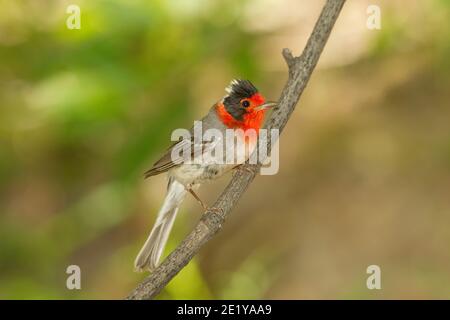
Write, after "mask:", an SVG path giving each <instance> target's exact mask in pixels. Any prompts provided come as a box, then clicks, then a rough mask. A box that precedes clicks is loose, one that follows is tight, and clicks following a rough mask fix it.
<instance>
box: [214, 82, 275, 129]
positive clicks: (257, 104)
mask: <svg viewBox="0 0 450 320" xmlns="http://www.w3.org/2000/svg"><path fill="white" fill-rule="evenodd" d="M226 91H227V95H226V96H225V97H224V98H223V100H222V101H223V106H224V109H225V111H226V112H227V113H228V114H229V115H230V116H231V117H232V118H233V120H234V121H237V122H244V121H245V120H246V118H254V117H255V116H257V115H258V114H261V115H263V114H264V113H265V112H266V110H267V109H269V108H272V107H274V106H275V105H276V103H275V102H266V101H265V99H264V97H263V96H262V95H261V94H260V93H259V91H258V89H256V87H255V86H254V85H253V84H252V83H251V82H250V81H248V80H233V81H231V83H230V85H229V86H228V87H227V88H226Z"/></svg>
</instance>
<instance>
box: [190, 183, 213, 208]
mask: <svg viewBox="0 0 450 320" xmlns="http://www.w3.org/2000/svg"><path fill="white" fill-rule="evenodd" d="M187 190H188V191H189V193H190V194H192V196H193V197H194V198H195V200H197V202H198V203H199V204H200V205H201V206H202V208H203V209H205V210H208V206H207V205H206V204H204V203H203V201H202V200H201V199H200V198H199V197H198V195H197V194H196V193H195V192H194V190H192V189H191V188H187Z"/></svg>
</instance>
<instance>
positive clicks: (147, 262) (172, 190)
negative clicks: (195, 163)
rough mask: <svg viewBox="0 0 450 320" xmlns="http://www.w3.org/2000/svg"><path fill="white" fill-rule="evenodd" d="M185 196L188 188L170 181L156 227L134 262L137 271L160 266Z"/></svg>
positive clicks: (172, 180)
mask: <svg viewBox="0 0 450 320" xmlns="http://www.w3.org/2000/svg"><path fill="white" fill-rule="evenodd" d="M185 195H186V188H185V187H184V186H183V185H182V184H181V183H179V182H178V181H176V180H175V179H170V180H169V185H168V187H167V195H166V198H165V199H164V203H163V205H162V207H161V209H160V210H159V213H158V218H157V219H156V222H155V225H154V226H153V229H152V231H151V232H150V235H149V236H148V238H147V241H145V243H144V246H143V247H142V249H141V251H139V253H138V255H137V257H136V260H134V268H135V270H136V271H144V270H149V271H152V270H153V269H155V268H156V266H157V265H158V262H159V258H160V257H161V255H162V253H163V250H164V247H165V246H166V242H167V238H168V237H169V233H170V230H171V229H172V226H173V222H174V221H175V218H176V216H177V212H178V207H179V206H180V204H181V202H182V201H183V199H184V197H185Z"/></svg>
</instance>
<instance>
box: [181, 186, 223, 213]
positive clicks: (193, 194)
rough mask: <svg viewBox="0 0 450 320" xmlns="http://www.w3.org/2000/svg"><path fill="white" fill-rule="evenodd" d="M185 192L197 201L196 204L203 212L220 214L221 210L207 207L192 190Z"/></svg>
mask: <svg viewBox="0 0 450 320" xmlns="http://www.w3.org/2000/svg"><path fill="white" fill-rule="evenodd" d="M186 189H187V191H189V193H190V194H192V196H193V197H194V198H195V200H197V202H198V203H199V204H200V205H201V206H202V208H203V210H205V212H206V211H212V212H215V213H217V214H222V211H223V210H222V209H219V208H216V207H208V206H207V205H206V204H205V203H204V202H203V201H202V200H201V199H200V198H199V196H198V195H197V194H196V193H195V192H194V190H192V188H186Z"/></svg>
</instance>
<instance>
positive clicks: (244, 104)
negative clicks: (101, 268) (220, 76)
mask: <svg viewBox="0 0 450 320" xmlns="http://www.w3.org/2000/svg"><path fill="white" fill-rule="evenodd" d="M225 91H226V94H225V96H223V98H222V99H221V100H219V101H218V102H217V103H215V104H214V105H213V106H212V107H211V108H210V110H209V112H208V113H207V114H206V116H204V117H203V118H202V119H201V120H200V121H201V125H202V129H203V131H206V130H208V129H215V130H218V132H220V133H223V134H225V133H226V131H227V130H228V131H230V130H231V131H232V134H235V135H236V136H239V135H240V136H242V135H243V134H244V135H245V134H247V133H249V132H250V131H252V132H256V135H248V136H246V137H245V138H244V139H241V140H240V141H241V145H239V146H235V149H232V150H230V147H229V146H228V145H227V146H226V147H225V150H224V151H225V154H226V153H227V152H233V153H235V154H233V156H236V157H235V158H233V159H236V162H235V163H228V162H225V161H219V160H223V159H218V157H220V156H219V155H215V154H214V153H213V152H210V151H211V150H212V149H214V147H215V146H216V144H217V141H219V140H220V139H218V140H212V141H200V143H199V142H198V141H196V140H195V139H193V138H190V139H180V140H179V141H177V142H175V143H173V144H172V145H171V146H170V147H169V148H168V149H167V150H166V152H165V153H164V154H163V155H162V156H161V158H159V160H158V161H156V162H155V163H154V165H153V166H152V167H151V169H150V170H148V171H146V172H145V178H149V177H152V176H155V175H158V174H162V173H167V175H168V185H167V193H166V197H165V199H164V202H163V204H162V207H161V209H160V210H159V212H158V215H157V219H156V222H155V223H154V225H153V228H152V230H151V232H150V234H149V236H148V238H147V240H146V241H145V243H144V245H143V247H142V249H141V250H140V251H139V253H138V255H137V257H136V259H135V261H134V268H135V271H137V272H141V271H150V272H151V271H153V270H154V269H155V268H156V267H157V266H158V263H159V259H160V258H161V255H162V253H163V251H164V247H165V245H166V243H167V240H168V237H169V234H170V231H171V229H172V226H173V223H174V221H175V218H176V216H177V213H178V209H179V207H180V205H181V203H182V202H183V200H184V198H185V197H186V195H187V193H190V194H191V195H192V196H193V197H194V198H195V199H196V200H197V201H198V202H199V204H200V205H201V206H202V207H203V209H205V210H214V209H215V208H209V207H208V206H207V205H205V203H204V202H203V201H202V200H201V199H200V198H199V197H198V196H197V194H196V193H195V190H197V189H198V187H199V186H200V185H202V184H204V183H207V182H210V181H213V180H214V179H216V178H218V177H220V176H222V175H223V174H225V173H226V172H228V171H230V170H232V169H234V168H237V167H239V166H240V165H242V164H243V163H244V162H245V161H246V160H247V159H248V157H249V155H250V154H251V153H252V152H253V150H254V149H255V148H256V144H257V135H258V133H259V130H260V129H261V128H262V126H263V123H264V118H265V115H266V112H267V111H268V110H269V109H271V108H273V107H274V106H276V105H277V103H276V102H268V101H266V99H265V98H264V96H263V95H262V94H261V93H260V92H259V91H258V89H257V88H256V87H255V86H254V85H253V84H252V83H251V82H250V81H249V80H242V79H234V80H232V81H231V83H230V84H229V85H228V86H227V87H226V89H225ZM193 130H194V129H193V128H191V130H190V132H191V133H192V132H193ZM185 147H190V150H191V153H190V154H189V156H190V157H191V158H192V157H193V158H195V157H198V155H200V156H203V157H202V158H201V159H200V161H188V159H187V157H186V155H183V157H179V158H175V159H174V156H173V155H174V154H175V153H176V152H178V151H180V150H181V149H183V148H185ZM192 150H194V151H198V153H195V152H194V151H192ZM193 154H197V156H196V155H193ZM206 155H208V156H206ZM222 156H223V155H222ZM194 160H198V159H197V158H195V159H194Z"/></svg>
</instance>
